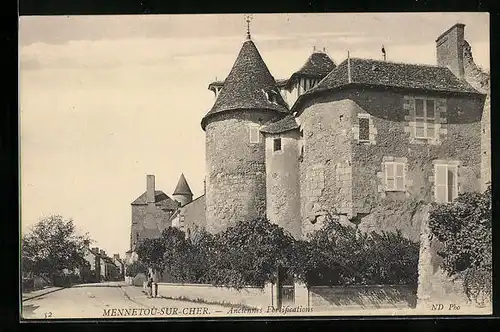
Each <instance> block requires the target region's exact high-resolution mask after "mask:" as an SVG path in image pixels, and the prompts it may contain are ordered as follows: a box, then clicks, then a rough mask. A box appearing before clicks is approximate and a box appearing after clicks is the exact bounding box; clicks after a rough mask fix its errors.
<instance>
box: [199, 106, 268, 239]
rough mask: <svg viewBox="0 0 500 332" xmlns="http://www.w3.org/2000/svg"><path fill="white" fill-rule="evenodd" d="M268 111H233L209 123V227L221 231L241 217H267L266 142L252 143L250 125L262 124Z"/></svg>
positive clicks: (207, 194)
mask: <svg viewBox="0 0 500 332" xmlns="http://www.w3.org/2000/svg"><path fill="white" fill-rule="evenodd" d="M273 115H274V114H273V113H271V112H269V111H255V110H252V111H248V112H245V111H239V112H236V111H232V112H225V113H221V114H217V115H216V116H213V117H211V118H210V120H209V123H208V124H207V126H206V197H205V199H206V222H207V224H206V227H207V231H209V232H212V233H217V232H220V231H222V230H224V229H226V228H227V227H228V226H230V225H233V224H235V223H236V222H238V221H240V220H251V219H254V218H258V217H265V213H266V167H265V141H264V137H263V135H262V134H261V133H259V135H260V138H259V143H250V132H249V130H250V129H249V126H250V125H252V124H253V125H263V124H264V123H266V122H268V121H269V120H271V117H272V116H273Z"/></svg>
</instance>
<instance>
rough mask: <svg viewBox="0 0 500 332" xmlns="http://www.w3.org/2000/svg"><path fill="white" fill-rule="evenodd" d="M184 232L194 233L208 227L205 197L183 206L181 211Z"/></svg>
mask: <svg viewBox="0 0 500 332" xmlns="http://www.w3.org/2000/svg"><path fill="white" fill-rule="evenodd" d="M180 218H181V220H182V226H183V231H184V232H186V234H187V233H188V231H189V233H193V232H196V231H198V230H201V229H205V227H206V217H205V196H201V197H199V198H197V199H195V200H194V201H192V202H191V203H188V204H187V205H185V206H183V207H182V208H181V211H180Z"/></svg>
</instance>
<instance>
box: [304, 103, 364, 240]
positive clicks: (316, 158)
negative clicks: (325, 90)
mask: <svg viewBox="0 0 500 332" xmlns="http://www.w3.org/2000/svg"><path fill="white" fill-rule="evenodd" d="M353 107H355V104H354V103H353V102H352V101H350V100H335V99H321V100H316V102H315V103H314V104H312V105H308V106H306V108H305V110H304V111H303V112H302V113H301V115H300V117H299V123H300V127H301V128H300V129H301V130H302V135H303V140H304V141H303V144H304V155H303V159H302V162H301V163H300V193H301V215H302V230H303V235H304V236H307V234H308V233H310V232H312V231H314V230H315V229H319V228H320V227H321V225H322V221H323V220H324V216H325V215H326V214H347V215H349V216H350V215H351V212H352V185H351V175H352V168H351V167H352V143H351V140H352V135H351V133H352V115H353Z"/></svg>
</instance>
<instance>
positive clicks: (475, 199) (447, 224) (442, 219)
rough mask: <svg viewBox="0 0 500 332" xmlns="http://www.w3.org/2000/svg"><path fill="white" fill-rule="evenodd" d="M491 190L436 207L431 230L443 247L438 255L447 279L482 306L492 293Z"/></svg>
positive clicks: (432, 213) (433, 210) (464, 194)
mask: <svg viewBox="0 0 500 332" xmlns="http://www.w3.org/2000/svg"><path fill="white" fill-rule="evenodd" d="M491 216H492V214H491V186H490V187H489V188H488V189H487V190H486V191H485V192H484V193H482V194H480V193H462V194H460V195H459V196H458V198H457V199H456V200H455V201H454V202H453V203H450V204H434V205H433V207H432V209H431V210H430V212H429V228H430V230H431V233H432V235H433V236H435V237H436V238H437V240H438V241H439V242H441V243H442V244H443V249H442V250H441V251H439V252H438V254H439V255H440V256H441V257H442V258H443V261H442V265H441V266H442V268H443V269H444V270H445V271H446V272H447V273H448V275H450V276H452V275H457V276H459V277H460V278H461V279H462V281H463V286H464V291H465V293H466V295H467V296H468V297H469V299H470V300H474V301H476V302H477V303H479V304H482V303H483V302H484V299H485V298H488V297H490V296H491V293H492V228H491V227H492V218H491Z"/></svg>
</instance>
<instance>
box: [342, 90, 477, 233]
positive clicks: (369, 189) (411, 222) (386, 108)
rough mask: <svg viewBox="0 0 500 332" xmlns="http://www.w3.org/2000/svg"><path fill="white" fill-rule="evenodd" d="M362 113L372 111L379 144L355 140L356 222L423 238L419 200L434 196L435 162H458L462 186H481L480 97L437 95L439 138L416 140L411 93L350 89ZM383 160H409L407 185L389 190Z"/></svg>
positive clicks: (464, 188)
mask: <svg viewBox="0 0 500 332" xmlns="http://www.w3.org/2000/svg"><path fill="white" fill-rule="evenodd" d="M349 97H350V98H352V100H353V101H354V102H355V103H356V104H357V105H358V106H359V108H356V110H357V111H358V112H362V114H366V113H368V114H370V117H371V119H372V125H373V126H374V127H375V129H376V132H377V135H376V142H375V144H373V143H372V144H363V143H359V142H354V144H353V184H352V186H353V193H352V197H353V208H354V211H353V221H355V222H356V223H360V224H359V227H360V228H361V229H363V230H377V229H380V230H387V231H394V230H396V229H399V230H401V231H402V232H403V235H404V236H406V237H408V238H410V239H411V240H413V241H419V235H420V219H421V218H420V217H419V215H420V212H419V210H418V203H419V202H430V201H433V200H434V178H433V176H434V165H433V161H435V160H439V159H444V160H452V161H459V162H460V167H459V181H458V184H459V191H460V192H465V191H479V190H480V164H481V156H480V146H481V142H480V130H481V129H480V122H479V121H480V118H481V100H478V99H472V100H471V99H467V98H463V97H448V98H443V97H440V96H430V97H436V98H437V100H438V101H439V103H440V104H439V105H438V110H439V118H438V120H437V122H440V123H442V124H441V127H440V128H439V129H438V128H436V130H438V132H439V136H437V137H438V138H439V139H437V140H433V141H431V142H424V141H418V140H415V139H412V134H411V132H410V131H411V130H410V128H411V116H410V115H411V113H410V111H409V108H410V107H411V106H410V107H407V106H406V105H407V104H408V103H409V101H411V100H412V98H413V97H415V96H412V95H408V94H403V93H396V92H390V91H363V92H356V91H355V92H352V93H351V94H350V96H349ZM385 161H400V162H404V163H405V168H404V173H405V190H404V191H394V192H389V191H385V189H384V186H385V178H384V176H385V173H384V162H385Z"/></svg>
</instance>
